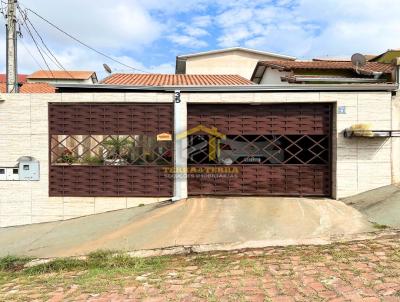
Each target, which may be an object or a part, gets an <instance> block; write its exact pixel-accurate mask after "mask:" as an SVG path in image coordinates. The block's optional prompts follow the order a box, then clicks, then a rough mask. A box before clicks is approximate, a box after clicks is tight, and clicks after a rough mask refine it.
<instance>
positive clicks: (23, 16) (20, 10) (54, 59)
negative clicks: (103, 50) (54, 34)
mask: <svg viewBox="0 0 400 302" xmlns="http://www.w3.org/2000/svg"><path fill="white" fill-rule="evenodd" d="M17 8H18V10H19V13H20V14H21V16H22V18H23V19H24V20H26V21H27V22H28V23H29V24H28V23H26V22H25V24H26V25H27V26H28V25H30V26H31V28H32V29H33V31H34V32H35V33H36V35H37V36H38V37H39V39H40V41H41V42H42V44H43V46H44V47H45V49H46V51H47V52H46V51H44V50H43V49H42V51H43V53H45V54H46V55H47V57H48V58H49V59H50V60H51V61H52V62H53V63H54V64H55V65H56V66H57V67H58V68H61V69H62V70H64V71H65V72H66V73H67V74H68V75H69V76H70V77H71V78H74V77H73V75H72V74H71V73H70V72H69V71H68V70H67V69H66V68H65V67H64V66H63V65H62V63H61V62H60V61H59V60H58V59H57V57H56V56H55V55H54V54H53V52H52V51H51V50H50V48H49V47H48V46H47V45H46V43H45V41H44V39H43V38H42V36H41V35H40V33H39V31H38V30H37V29H36V27H35V26H34V25H33V23H32V22H31V20H30V19H29V17H28V15H27V14H26V13H25V12H23V11H22V9H21V7H20V6H19V5H18V6H17ZM47 53H48V54H49V55H48V54H47Z"/></svg>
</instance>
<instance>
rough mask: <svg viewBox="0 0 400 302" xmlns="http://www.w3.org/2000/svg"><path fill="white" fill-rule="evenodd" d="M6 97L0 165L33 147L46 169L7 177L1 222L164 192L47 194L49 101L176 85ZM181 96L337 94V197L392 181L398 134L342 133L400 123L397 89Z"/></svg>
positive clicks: (139, 96)
mask: <svg viewBox="0 0 400 302" xmlns="http://www.w3.org/2000/svg"><path fill="white" fill-rule="evenodd" d="M1 97H2V98H3V99H5V100H6V101H5V102H3V103H0V121H1V123H0V167H1V166H5V167H8V166H13V165H15V164H16V160H17V159H18V158H19V157H20V156H24V155H29V156H33V157H35V158H37V159H38V160H39V161H40V165H41V166H40V173H41V175H40V181H32V182H19V181H0V227H4V226H10V225H21V224H29V223H38V222H45V221H54V220H62V219H69V218H74V217H78V216H84V215H90V214H95V213H101V212H105V211H110V210H117V209H123V208H128V207H133V206H137V205H138V204H140V203H152V202H156V201H159V200H162V198H124V197H122V198H87V197H85V198H76V197H73V198H71V197H48V181H49V179H48V177H49V175H48V164H49V162H48V120H47V114H48V103H49V102H172V99H173V94H172V93H150V92H149V93H126V94H125V93H95V94H94V93H80V94H75V93H72V94H2V95H1ZM181 97H182V99H184V100H185V102H188V103H191V102H194V103H244V102H250V103H251V102H253V103H306V102H307V103H308V102H331V103H335V104H336V106H346V114H337V115H336V114H335V115H334V119H335V120H336V122H335V124H334V133H335V135H334V138H335V142H334V148H333V150H334V165H333V173H334V175H333V179H334V193H335V197H337V198H342V197H346V196H350V195H354V194H357V193H361V192H364V191H367V190H371V189H374V188H377V187H381V186H385V185H389V184H391V183H392V170H393V167H394V165H393V164H392V151H393V150H394V147H393V139H367V138H363V139H362V138H359V139H346V138H344V137H343V135H342V131H343V130H344V129H345V128H346V127H349V126H351V125H352V124H355V123H364V122H370V123H372V124H373V125H374V128H377V129H378V128H379V129H384V130H385V129H386V130H390V129H392V126H393V127H394V125H398V124H394V122H393V117H392V106H393V102H392V97H391V93H390V92H349V93H333V92H332V93H331V92H321V93H320V92H296V93H294V92H287V93H277V92H273V93H272V92H271V93H182V96H181ZM396 102H398V99H397V100H396ZM397 108H398V107H397ZM181 119H185V117H184V116H181ZM397 123H398V121H397ZM397 152H398V151H397ZM168 198H170V197H168ZM164 199H166V198H164Z"/></svg>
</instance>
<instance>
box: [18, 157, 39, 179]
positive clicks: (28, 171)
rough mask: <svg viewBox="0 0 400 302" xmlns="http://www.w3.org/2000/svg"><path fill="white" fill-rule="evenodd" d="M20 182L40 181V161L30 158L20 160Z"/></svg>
mask: <svg viewBox="0 0 400 302" xmlns="http://www.w3.org/2000/svg"><path fill="white" fill-rule="evenodd" d="M18 167H19V180H39V179H40V174H39V161H37V160H36V159H34V158H33V157H30V156H23V157H21V158H19V159H18Z"/></svg>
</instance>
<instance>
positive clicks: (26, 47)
mask: <svg viewBox="0 0 400 302" xmlns="http://www.w3.org/2000/svg"><path fill="white" fill-rule="evenodd" d="M20 41H21V43H22V46H23V47H24V48H25V50H26V52H27V53H28V54H29V55H30V56H31V58H32V59H33V61H34V62H35V63H36V65H37V66H38V67H39V69H40V70H43V67H42V65H40V63H39V61H38V60H36V58H35V56H34V55H33V54H32V52H31V51H30V50H29V48H28V46H26V45H25V43H24V41H23V40H22V39H21V40H20Z"/></svg>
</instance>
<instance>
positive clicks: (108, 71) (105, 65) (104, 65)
mask: <svg viewBox="0 0 400 302" xmlns="http://www.w3.org/2000/svg"><path fill="white" fill-rule="evenodd" d="M103 68H104V70H105V71H106V72H107V73H108V74H112V70H111V68H110V66H108V65H107V64H106V63H104V64H103Z"/></svg>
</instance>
